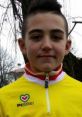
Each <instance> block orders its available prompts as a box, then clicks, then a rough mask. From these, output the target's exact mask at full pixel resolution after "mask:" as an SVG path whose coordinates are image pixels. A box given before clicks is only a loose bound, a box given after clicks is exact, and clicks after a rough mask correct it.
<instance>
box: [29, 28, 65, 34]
mask: <svg viewBox="0 0 82 117" xmlns="http://www.w3.org/2000/svg"><path fill="white" fill-rule="evenodd" d="M36 32H37V33H43V32H44V31H43V29H33V30H31V31H29V32H28V33H29V34H32V33H36ZM50 33H61V34H64V31H63V30H61V29H51V30H50Z"/></svg>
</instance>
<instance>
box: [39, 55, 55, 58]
mask: <svg viewBox="0 0 82 117" xmlns="http://www.w3.org/2000/svg"><path fill="white" fill-rule="evenodd" d="M38 57H39V58H56V56H54V55H39V56H38Z"/></svg>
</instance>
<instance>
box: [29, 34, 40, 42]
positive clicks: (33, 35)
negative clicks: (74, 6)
mask: <svg viewBox="0 0 82 117" xmlns="http://www.w3.org/2000/svg"><path fill="white" fill-rule="evenodd" d="M29 38H30V39H31V40H32V41H40V40H41V39H42V34H38V33H35V34H31V35H30V36H29Z"/></svg>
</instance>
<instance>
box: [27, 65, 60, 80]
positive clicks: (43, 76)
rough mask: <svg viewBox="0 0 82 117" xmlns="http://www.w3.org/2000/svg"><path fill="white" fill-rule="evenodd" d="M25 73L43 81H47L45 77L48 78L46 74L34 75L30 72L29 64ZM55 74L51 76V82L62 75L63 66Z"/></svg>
mask: <svg viewBox="0 0 82 117" xmlns="http://www.w3.org/2000/svg"><path fill="white" fill-rule="evenodd" d="M25 72H26V74H28V75H32V76H34V77H36V78H38V79H41V80H45V77H46V76H45V75H44V74H39V73H37V74H35V73H33V72H32V71H31V70H30V66H29V64H26V65H25ZM53 72H54V74H53V75H49V80H55V79H56V78H57V77H58V76H59V75H60V74H61V72H62V65H60V66H58V67H57V68H56V69H55V70H54V71H53Z"/></svg>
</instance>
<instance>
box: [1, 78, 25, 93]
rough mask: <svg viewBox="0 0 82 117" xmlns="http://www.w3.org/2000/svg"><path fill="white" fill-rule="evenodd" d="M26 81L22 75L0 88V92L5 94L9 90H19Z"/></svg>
mask: <svg viewBox="0 0 82 117" xmlns="http://www.w3.org/2000/svg"><path fill="white" fill-rule="evenodd" d="M23 82H24V77H23V76H22V77H20V78H18V79H17V80H16V81H14V82H12V83H10V84H8V85H6V86H3V87H2V88H0V94H5V93H8V92H12V91H13V90H17V89H18V88H19V87H20V86H21V85H22V84H23Z"/></svg>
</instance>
